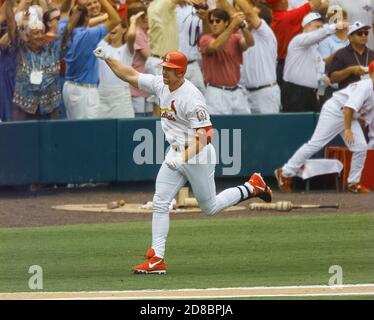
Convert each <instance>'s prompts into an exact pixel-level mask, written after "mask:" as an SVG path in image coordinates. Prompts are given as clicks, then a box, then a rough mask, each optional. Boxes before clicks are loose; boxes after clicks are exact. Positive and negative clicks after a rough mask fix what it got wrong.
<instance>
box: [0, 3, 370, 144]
mask: <svg viewBox="0 0 374 320" xmlns="http://www.w3.org/2000/svg"><path fill="white" fill-rule="evenodd" d="M0 8H1V9H0V25H1V29H0V120H1V121H10V120H13V121H15V120H28V119H58V118H60V119H61V118H67V119H93V118H131V117H140V116H143V117H144V116H150V115H157V110H158V109H159V108H158V107H157V103H158V101H157V100H156V99H155V97H153V96H150V95H149V94H148V93H146V92H143V91H141V90H138V89H136V88H133V87H131V86H129V85H128V84H127V83H125V82H123V81H122V80H120V79H118V78H117V77H116V76H115V75H114V74H113V73H112V71H111V70H110V69H109V68H108V67H107V65H106V64H105V63H104V62H101V61H98V59H97V58H96V57H95V56H94V54H93V50H95V48H96V47H98V46H100V47H104V48H105V50H106V52H107V53H108V54H109V55H110V56H112V57H114V58H115V59H117V60H120V61H121V62H123V63H126V64H129V65H132V66H133V67H134V68H135V69H136V70H138V71H140V72H145V73H152V74H161V72H162V69H161V67H160V62H161V58H162V56H164V55H165V53H166V52H168V51H173V50H179V51H182V52H183V53H184V54H185V55H186V56H187V58H188V68H187V73H186V78H187V79H189V80H190V81H191V82H192V83H194V84H195V86H196V87H197V88H198V89H199V90H200V91H201V92H202V93H203V94H204V95H205V97H206V101H207V106H208V109H209V112H210V113H211V114H223V115H225V114H250V113H253V114H259V113H260V114H261V113H262V114H264V113H278V112H302V111H315V112H318V111H320V109H321V107H322V104H323V103H324V102H325V101H326V100H327V99H328V98H330V97H331V96H332V94H333V92H334V91H336V90H339V89H343V88H345V87H346V86H347V85H349V84H350V83H352V82H355V81H358V80H360V79H361V78H363V77H366V76H367V72H368V70H367V66H368V64H369V63H370V62H371V61H372V60H373V59H374V51H372V50H373V49H374V36H373V22H374V1H372V0H355V1H351V0H309V1H308V0H208V1H206V0H0ZM371 127H372V128H370V129H368V131H369V137H372V139H373V140H374V121H373V125H372V126H371ZM371 143H372V144H373V145H374V141H371Z"/></svg>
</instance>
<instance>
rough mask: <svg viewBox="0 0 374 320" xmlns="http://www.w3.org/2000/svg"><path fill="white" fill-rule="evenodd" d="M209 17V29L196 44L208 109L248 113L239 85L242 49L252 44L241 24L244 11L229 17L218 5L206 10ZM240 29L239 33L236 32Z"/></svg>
mask: <svg viewBox="0 0 374 320" xmlns="http://www.w3.org/2000/svg"><path fill="white" fill-rule="evenodd" d="M208 21H209V24H210V28H211V33H208V34H204V35H203V36H202V37H201V38H200V41H199V47H200V51H201V54H202V62H203V70H204V80H205V83H206V85H207V88H206V92H205V98H206V102H207V105H208V110H209V113H210V114H248V113H251V110H250V106H249V104H248V101H247V98H246V96H245V94H244V92H243V91H242V89H240V88H239V86H238V83H239V81H240V64H241V63H242V60H243V51H245V50H247V49H248V48H249V47H251V46H253V44H254V41H253V36H252V34H251V32H250V31H249V29H248V28H247V27H246V26H245V24H244V21H245V15H244V14H243V13H242V12H237V13H235V14H233V16H232V17H231V18H230V16H229V14H228V12H227V11H225V10H223V9H219V8H217V9H214V10H212V11H210V12H209V15H208ZM239 29H241V33H239V32H237V31H238V30H239Z"/></svg>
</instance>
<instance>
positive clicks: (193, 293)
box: [0, 284, 374, 300]
mask: <svg viewBox="0 0 374 320" xmlns="http://www.w3.org/2000/svg"><path fill="white" fill-rule="evenodd" d="M356 295H365V296H369V295H370V296H371V295H374V284H358V285H342V286H288V287H253V288H210V289H179V290H133V291H96V292H85V291H84V292H19V293H0V300H27V299H69V300H71V299H74V300H86V299H90V300H92V299H100V300H106V299H110V300H135V299H152V300H155V299H219V298H221V299H222V298H260V297H269V298H271V297H324V296H330V297H332V296H356Z"/></svg>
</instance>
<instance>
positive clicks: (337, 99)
mask: <svg viewBox="0 0 374 320" xmlns="http://www.w3.org/2000/svg"><path fill="white" fill-rule="evenodd" d="M344 107H349V108H352V109H353V116H352V125H351V129H352V133H353V139H354V142H353V144H351V145H347V147H348V148H349V150H351V151H352V152H353V154H352V163H351V170H350V172H349V176H348V184H355V183H359V182H360V179H361V173H362V169H363V167H364V163H365V158H366V149H367V143H366V140H365V136H364V133H363V131H362V129H361V126H360V124H359V122H358V120H357V119H358V118H361V119H363V120H365V121H366V123H367V124H370V123H371V122H372V121H373V119H374V90H373V81H372V80H371V79H364V80H361V81H358V82H354V83H352V84H350V85H349V86H348V87H346V88H345V89H343V90H340V91H337V92H335V93H334V94H333V96H332V98H331V99H329V100H328V101H327V102H326V103H325V104H324V105H323V107H322V110H321V114H320V116H319V120H318V123H317V127H316V129H315V131H314V133H313V136H312V138H311V139H310V140H309V141H308V143H306V144H304V145H303V146H302V147H301V148H300V149H299V150H297V151H296V153H295V154H294V155H293V156H292V158H291V159H290V160H288V162H287V163H286V164H285V165H284V166H283V168H282V169H283V175H284V176H286V177H293V176H296V173H297V171H298V170H299V169H300V168H301V167H302V166H303V165H304V163H305V161H306V160H307V159H309V158H310V157H311V156H312V155H313V154H315V153H316V152H318V151H319V150H320V149H322V148H323V147H324V146H325V145H326V144H327V143H328V142H329V141H331V140H332V139H333V138H335V137H336V136H337V135H338V134H340V135H341V136H342V137H343V138H344V128H345V127H344V111H343V109H344Z"/></svg>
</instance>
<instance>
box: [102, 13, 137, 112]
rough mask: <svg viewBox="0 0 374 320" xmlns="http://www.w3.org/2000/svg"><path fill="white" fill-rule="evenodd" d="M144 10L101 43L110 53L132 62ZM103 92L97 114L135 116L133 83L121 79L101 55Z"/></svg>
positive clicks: (127, 62)
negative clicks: (139, 22) (137, 21)
mask: <svg viewBox="0 0 374 320" xmlns="http://www.w3.org/2000/svg"><path fill="white" fill-rule="evenodd" d="M142 14H143V12H140V13H139V14H137V15H135V16H133V17H131V18H132V19H131V20H130V21H131V22H130V27H129V28H127V24H126V22H125V21H124V20H122V22H121V23H120V24H119V25H118V26H117V27H115V28H114V29H113V30H112V31H111V32H110V33H108V35H107V36H106V37H105V39H103V40H101V41H100V43H99V44H98V47H100V48H104V49H105V52H106V53H107V54H108V56H110V57H112V58H114V59H116V60H118V61H121V62H122V63H125V64H130V65H131V64H132V58H133V54H134V42H135V32H136V20H137V19H138V18H139V17H140V16H141V15H142ZM98 91H99V96H100V104H99V108H98V110H97V112H96V118H114V119H118V118H133V117H134V116H135V114H134V108H133V106H132V102H131V92H130V87H129V84H128V83H127V82H125V81H122V80H121V79H119V78H118V77H117V76H116V75H115V74H114V73H113V71H112V70H111V69H110V68H109V67H108V65H107V64H106V63H105V62H104V61H102V60H101V59H99V87H98Z"/></svg>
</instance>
